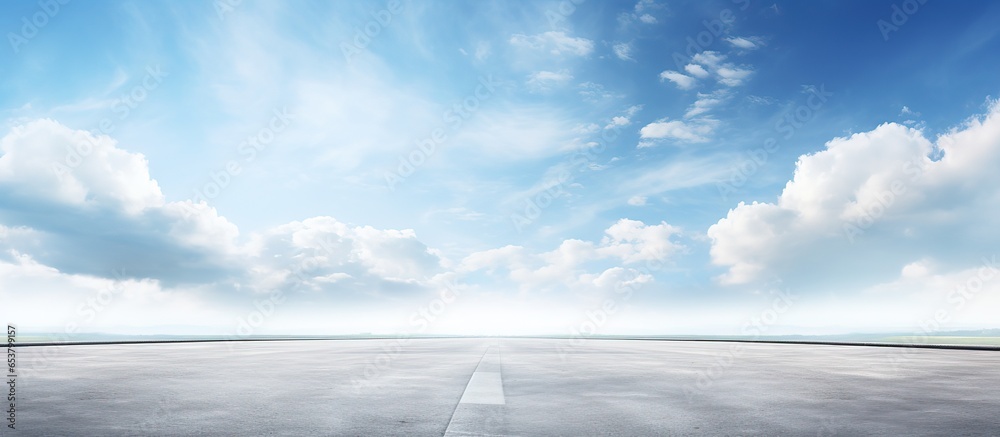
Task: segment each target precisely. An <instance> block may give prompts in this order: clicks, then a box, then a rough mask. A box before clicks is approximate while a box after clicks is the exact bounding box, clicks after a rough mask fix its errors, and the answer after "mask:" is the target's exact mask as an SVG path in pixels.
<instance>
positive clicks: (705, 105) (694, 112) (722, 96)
mask: <svg viewBox="0 0 1000 437" xmlns="http://www.w3.org/2000/svg"><path fill="white" fill-rule="evenodd" d="M728 97H729V93H728V92H727V91H726V90H717V91H714V92H711V93H708V94H705V93H698V100H695V102H694V104H692V105H691V106H690V107H689V108H688V110H687V112H685V113H684V118H692V117H696V116H699V115H702V114H704V113H706V112H708V111H710V110H712V108H715V107H716V106H718V105H719V104H721V103H722V102H724V101H725V100H726V99H727V98H728Z"/></svg>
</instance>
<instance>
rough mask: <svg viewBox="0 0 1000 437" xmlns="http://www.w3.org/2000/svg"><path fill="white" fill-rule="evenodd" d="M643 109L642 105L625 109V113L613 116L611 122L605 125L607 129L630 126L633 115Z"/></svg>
mask: <svg viewBox="0 0 1000 437" xmlns="http://www.w3.org/2000/svg"><path fill="white" fill-rule="evenodd" d="M640 110H642V105H635V106H631V107H629V108H628V109H626V110H625V115H619V116H615V117H612V118H611V123H608V124H607V125H606V126H604V128H605V129H611V128H613V127H615V126H628V125H630V124H632V116H634V115H635V114H636V113H637V112H639V111H640Z"/></svg>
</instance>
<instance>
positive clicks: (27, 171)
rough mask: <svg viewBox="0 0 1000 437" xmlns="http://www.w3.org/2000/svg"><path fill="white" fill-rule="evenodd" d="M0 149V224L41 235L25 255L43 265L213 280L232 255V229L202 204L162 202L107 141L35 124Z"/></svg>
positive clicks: (135, 161)
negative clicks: (44, 217) (40, 217)
mask: <svg viewBox="0 0 1000 437" xmlns="http://www.w3.org/2000/svg"><path fill="white" fill-rule="evenodd" d="M0 150H2V151H3V155H2V156H0V188H2V189H0V198H2V199H3V201H2V202H0V219H2V220H4V222H5V223H8V224H14V225H19V226H30V227H32V228H33V229H37V230H39V231H42V234H40V236H39V238H38V239H37V241H36V242H35V243H34V244H35V245H34V249H33V251H32V253H31V254H32V255H34V256H35V257H36V259H38V260H39V261H40V262H43V263H45V264H46V265H50V266H53V267H56V268H58V269H59V270H60V271H68V272H70V273H84V274H97V275H110V274H111V272H112V270H121V269H123V268H124V269H126V270H128V272H129V274H130V275H134V276H136V277H139V276H143V277H153V278H159V279H163V280H181V279H182V278H183V279H184V280H193V279H194V278H195V277H199V278H201V277H209V276H213V275H219V274H223V271H224V270H225V269H226V265H227V264H228V263H229V262H230V261H231V258H232V257H233V256H235V255H236V253H237V252H238V250H237V249H236V246H235V239H236V238H237V236H238V234H239V232H238V230H237V229H236V227H235V225H233V224H232V223H230V222H229V221H227V220H226V219H225V218H223V217H220V216H219V215H218V213H217V212H216V211H215V209H213V208H210V207H207V206H206V205H204V204H196V203H192V202H190V201H185V202H170V203H167V202H165V200H164V197H163V195H162V193H161V192H160V188H159V185H158V184H157V182H156V181H155V180H154V179H152V178H151V177H150V174H149V168H148V166H147V162H146V159H145V157H144V156H143V155H141V154H138V153H131V152H128V151H126V150H123V149H120V148H118V147H117V143H116V141H115V140H113V139H111V138H110V137H108V136H99V137H98V136H94V135H92V134H91V133H89V132H86V131H82V130H74V129H71V128H69V127H66V126H64V125H62V124H60V123H58V122H55V121H53V120H36V121H32V122H29V123H26V124H24V125H19V126H15V127H13V128H12V129H11V131H10V132H9V133H8V134H7V135H5V136H4V137H3V138H2V139H0ZM41 211H45V214H46V215H47V216H48V218H47V219H45V220H39V217H38V216H37V214H38V213H39V212H41Z"/></svg>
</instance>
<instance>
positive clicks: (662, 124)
mask: <svg viewBox="0 0 1000 437" xmlns="http://www.w3.org/2000/svg"><path fill="white" fill-rule="evenodd" d="M717 125H718V121H717V120H714V119H709V118H699V119H693V120H689V121H680V120H670V121H668V120H667V119H665V118H664V119H660V120H657V121H655V122H653V123H650V124H647V125H646V126H644V127H643V128H642V129H640V130H639V135H640V138H642V139H649V140H655V139H668V140H675V141H677V142H681V143H704V142H707V141H708V140H709V138H708V136H709V135H711V134H712V132H713V131H714V130H715V128H716V126H717ZM641 145H642V146H647V147H648V146H651V145H653V144H652V143H641Z"/></svg>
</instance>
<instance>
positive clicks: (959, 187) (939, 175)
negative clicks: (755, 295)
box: [708, 103, 1000, 286]
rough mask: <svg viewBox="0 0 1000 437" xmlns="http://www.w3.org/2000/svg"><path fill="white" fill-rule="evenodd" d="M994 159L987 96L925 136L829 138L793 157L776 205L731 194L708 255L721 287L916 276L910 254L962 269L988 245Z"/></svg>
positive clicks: (994, 234) (999, 237) (890, 127)
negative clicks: (981, 109)
mask: <svg viewBox="0 0 1000 437" xmlns="http://www.w3.org/2000/svg"><path fill="white" fill-rule="evenodd" d="M934 154H941V155H942V157H941V158H940V160H937V161H934V160H931V159H929V158H928V156H932V155H934ZM997 166H1000V106H998V105H997V104H996V103H993V104H992V106H991V108H990V110H989V112H988V113H987V114H986V115H985V116H984V117H983V118H974V119H971V120H970V121H968V122H967V123H965V124H964V125H963V126H961V127H959V128H955V129H952V130H951V131H950V132H948V133H947V134H945V135H942V136H940V137H939V138H938V139H937V140H936V141H934V142H931V141H930V140H928V139H927V138H925V137H924V135H923V133H922V132H921V131H919V130H915V129H912V128H908V127H905V126H902V125H899V124H895V123H886V124H883V125H881V126H879V127H877V128H876V129H874V130H872V131H870V132H864V133H859V134H854V135H852V136H850V137H848V138H836V139H834V140H832V141H830V142H828V143H827V144H826V148H825V149H824V150H822V151H819V152H816V153H813V154H810V155H803V156H801V157H800V158H799V160H798V163H797V164H796V169H795V174H794V176H793V178H792V180H790V181H789V182H788V184H787V185H786V186H785V188H784V190H783V191H782V193H781V195H780V196H779V197H778V200H777V202H775V203H757V202H754V203H750V204H746V203H742V202H741V203H740V204H739V205H737V206H736V208H734V209H732V210H730V212H729V214H728V215H727V217H726V218H724V219H722V220H719V222H718V223H716V224H714V225H712V226H711V227H710V228H709V230H708V236H709V237H710V238H711V239H712V247H711V255H712V260H713V262H714V263H715V264H717V265H720V266H725V267H726V268H727V269H728V271H727V272H726V273H725V274H724V275H722V276H721V277H720V279H721V280H722V281H723V282H725V283H745V282H751V281H756V280H760V279H764V278H768V277H773V276H778V277H782V278H785V279H788V278H793V277H801V276H802V275H807V276H811V281H812V283H813V286H818V284H820V283H822V282H823V281H822V280H821V279H820V278H822V277H836V278H839V279H840V281H841V282H840V284H841V285H843V286H847V285H849V284H845V283H844V281H851V280H857V281H863V280H873V279H874V280H886V279H888V278H890V277H891V276H893V275H895V274H896V273H897V272H899V271H900V269H905V272H907V274H916V273H918V272H919V271H921V267H920V266H916V265H910V266H909V267H905V266H907V265H908V264H910V263H912V262H913V261H912V260H913V259H914V258H918V259H934V260H936V261H938V262H941V263H946V264H950V265H951V267H950V268H967V267H969V264H970V263H975V262H976V260H978V259H979V258H980V257H981V256H986V255H989V254H992V253H995V251H996V247H997V246H998V245H1000V231H998V230H997V228H996V226H995V224H994V223H995V221H994V220H993V218H994V217H996V216H997V214H1000V206H997V205H1000V204H998V203H997V202H996V199H1000V188H998V187H1000V175H998V174H997V172H996V171H995V168H996V167H997ZM945 267H948V266H945ZM845 275H849V276H845Z"/></svg>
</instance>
